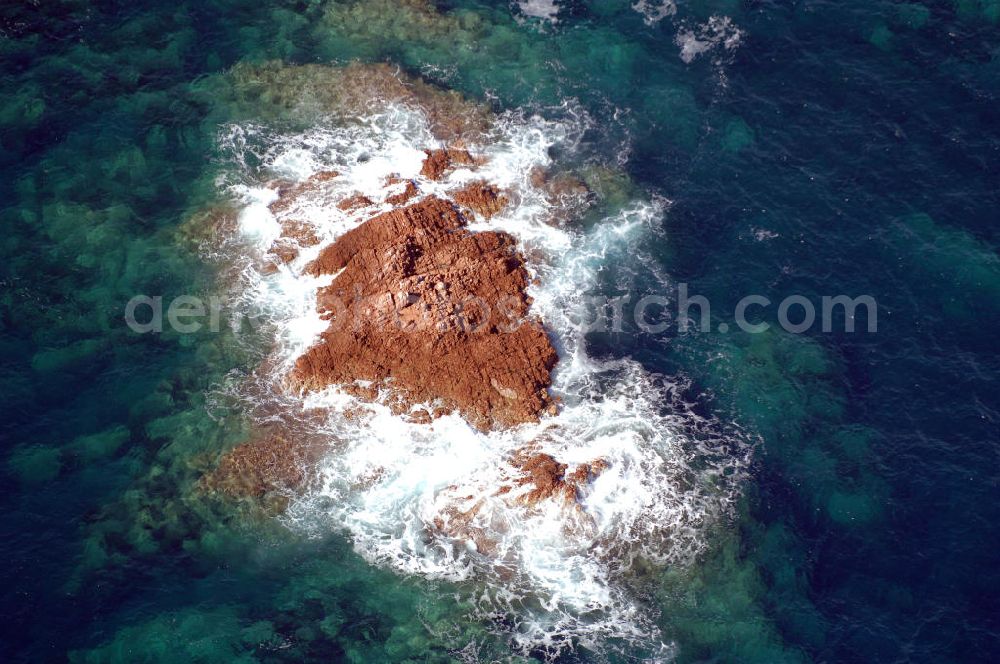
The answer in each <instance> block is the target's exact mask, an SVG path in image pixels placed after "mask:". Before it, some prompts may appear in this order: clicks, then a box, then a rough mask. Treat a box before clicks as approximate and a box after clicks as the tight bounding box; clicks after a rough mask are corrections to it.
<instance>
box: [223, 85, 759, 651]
mask: <svg viewBox="0 0 1000 664" xmlns="http://www.w3.org/2000/svg"><path fill="white" fill-rule="evenodd" d="M588 124H589V118H587V117H586V116H584V115H577V116H576V117H575V118H573V119H570V120H563V121H549V120H544V119H542V118H540V117H538V116H525V115H523V114H521V113H517V112H509V113H506V114H504V115H502V116H500V117H499V118H498V119H497V121H496V122H495V124H494V128H493V130H492V132H491V133H490V134H489V136H488V138H487V139H486V140H485V141H484V142H483V143H481V144H477V145H470V146H469V148H470V150H471V151H472V152H473V153H474V154H477V155H481V156H483V157H484V158H485V163H484V164H483V165H482V166H481V167H480V168H479V169H478V170H477V171H476V172H472V171H471V170H469V169H468V168H462V167H459V168H457V169H456V170H454V171H452V172H451V173H449V174H448V175H447V176H446V177H444V178H443V179H441V180H440V181H432V180H428V179H426V178H421V176H420V174H419V173H420V166H421V162H422V159H423V156H424V153H423V152H422V150H424V149H429V148H436V147H443V144H442V143H441V142H440V141H438V140H436V139H435V138H434V136H433V134H432V132H431V131H430V128H429V125H428V123H427V120H426V118H425V117H424V115H423V113H422V111H421V110H420V109H416V108H413V107H408V106H401V105H394V104H388V105H387V106H386V107H385V108H384V110H382V111H381V112H379V113H376V114H372V115H367V116H364V117H360V118H357V119H355V120H353V121H351V122H349V123H341V122H333V121H330V122H327V123H325V124H321V125H320V126H318V127H316V128H313V129H310V130H307V131H305V132H298V133H287V132H282V131H280V130H276V129H272V128H269V127H266V126H263V125H252V124H247V125H232V126H228V127H226V128H224V130H223V131H222V133H221V135H220V142H221V144H222V146H223V149H224V151H225V153H226V154H227V155H228V163H229V165H230V169H231V170H230V172H227V173H226V177H224V178H223V179H221V180H220V186H222V187H223V188H224V189H225V191H227V192H228V194H229V195H230V196H232V197H234V198H236V199H238V200H240V201H242V204H243V206H244V208H243V211H242V212H241V213H240V217H239V225H238V228H239V234H238V236H236V237H234V238H232V240H231V243H230V246H229V250H230V251H231V252H243V260H244V262H245V265H244V268H243V269H242V270H240V271H239V274H240V278H239V279H238V280H237V281H236V283H234V284H232V286H233V292H234V294H235V297H236V298H237V299H238V300H240V301H241V302H242V305H243V306H245V307H253V308H254V309H255V310H257V311H261V312H264V314H265V317H266V318H267V319H268V322H269V325H270V326H272V327H273V330H274V340H275V347H274V352H273V357H272V358H271V359H270V360H269V361H268V362H267V363H266V365H265V369H266V370H264V371H262V372H261V373H260V374H259V375H258V376H256V377H255V378H254V379H253V380H251V381H248V384H247V385H245V386H244V387H243V388H242V389H243V390H245V391H248V392H252V393H254V394H255V395H256V396H255V398H256V399H258V400H261V399H263V400H271V401H273V403H272V404H270V405H261V404H257V412H259V413H274V412H275V404H278V403H280V407H281V408H283V409H286V411H290V412H286V413H285V414H284V416H283V417H282V419H286V420H287V419H289V418H294V417H295V412H300V413H317V412H319V413H323V415H322V416H321V417H318V418H317V417H312V418H311V419H310V421H311V422H315V424H312V425H310V426H312V427H313V431H312V432H311V433H312V434H320V435H323V436H325V437H326V438H327V439H328V441H329V454H328V455H327V457H326V459H325V461H324V462H323V463H322V465H321V468H320V471H319V475H320V481H319V482H318V483H317V484H316V485H315V487H313V488H310V489H309V490H308V491H306V493H305V494H304V495H301V496H298V497H297V498H296V499H295V500H293V501H292V503H291V505H290V506H289V508H288V510H287V512H286V513H285V516H284V519H285V521H286V522H287V523H288V525H289V526H290V527H291V528H293V529H297V530H300V531H302V532H306V533H308V532H316V533H319V532H323V531H326V530H329V529H343V530H346V531H347V532H348V533H349V535H350V537H351V539H352V541H353V542H354V546H355V549H356V550H357V551H358V552H359V553H361V555H363V556H364V557H365V558H366V559H368V560H369V561H371V562H373V563H376V564H379V565H384V566H388V567H390V568H392V569H394V570H397V571H398V572H402V573H407V574H418V575H422V576H424V577H427V578H432V579H433V578H440V579H446V580H449V581H451V582H455V583H459V584H461V587H463V588H465V591H464V592H465V593H467V594H468V595H469V597H471V598H474V600H475V601H474V606H475V607H476V608H475V610H474V611H473V613H474V614H475V615H476V616H477V617H478V618H480V619H482V620H483V621H485V622H487V623H491V624H496V625H497V629H499V630H501V631H507V632H509V633H510V635H511V638H512V640H513V642H514V643H516V644H517V646H518V647H519V648H520V649H522V650H523V651H524V652H529V651H532V650H537V649H542V650H544V651H546V652H549V653H552V654H555V653H558V652H560V651H561V650H563V649H565V648H567V647H571V646H574V645H585V646H589V647H593V648H598V647H600V646H599V644H600V643H602V642H605V641H606V640H607V639H611V640H615V639H624V640H626V641H629V642H637V643H641V644H643V647H644V648H646V649H647V650H648V649H650V648H653V649H655V646H656V644H657V643H659V637H658V636H657V633H656V629H655V627H654V622H653V619H654V618H655V610H654V609H653V608H652V607H650V606H648V605H645V604H644V603H643V601H642V598H641V597H637V596H635V594H634V593H632V592H631V591H630V590H629V586H628V577H629V576H630V574H631V573H632V568H633V566H634V565H635V564H636V563H637V561H644V562H643V564H649V563H652V564H656V565H687V564H690V563H691V562H692V561H693V560H694V559H695V557H696V556H697V555H698V554H699V553H700V552H701V551H703V550H704V548H705V546H706V545H707V541H706V533H707V531H708V529H709V528H710V527H711V526H712V524H714V523H716V522H717V521H718V519H719V518H720V517H721V516H723V515H724V514H725V513H726V512H727V510H728V509H729V507H730V505H731V502H732V500H733V499H734V497H735V496H736V495H737V493H738V491H739V486H740V483H741V480H742V472H741V471H742V469H743V468H744V466H745V464H746V461H747V457H748V454H749V446H748V445H747V444H746V441H745V439H744V438H743V437H742V435H741V434H739V432H737V431H735V430H733V429H727V428H726V427H724V426H723V425H721V424H720V423H718V422H715V421H713V420H711V419H706V418H703V417H701V416H699V415H696V414H695V412H694V411H693V409H692V407H691V406H690V404H688V403H686V401H685V399H684V397H683V395H684V392H685V387H686V385H685V384H684V381H683V380H680V379H668V378H666V377H664V376H660V375H655V374H651V373H649V372H648V371H646V370H645V369H644V368H643V367H642V366H641V365H640V364H639V363H637V362H635V361H632V360H629V359H617V360H607V359H596V358H593V357H590V356H589V355H588V354H587V350H586V339H585V328H584V327H583V326H581V325H580V314H581V311H582V305H583V300H582V298H583V296H584V293H585V292H586V291H587V290H588V289H592V288H594V287H596V286H597V283H596V280H597V276H598V273H599V271H600V269H601V265H602V263H603V261H605V260H607V257H608V256H609V255H610V254H617V253H619V252H621V251H623V250H626V252H627V249H628V248H629V247H632V246H633V245H634V244H635V243H636V242H639V243H641V239H642V237H643V236H644V234H646V233H650V232H652V229H654V228H655V226H656V225H657V223H658V222H659V221H660V220H661V219H662V217H663V215H664V214H665V211H666V208H667V203H666V201H663V200H661V199H653V200H644V199H642V198H641V197H640V198H636V199H635V200H633V201H632V202H630V203H628V204H626V205H625V206H623V207H622V208H621V209H619V210H617V211H613V212H611V213H610V214H607V215H606V216H605V217H603V218H602V219H600V220H599V221H597V222H596V223H593V224H590V225H589V226H586V227H585V226H581V225H579V224H572V223H570V224H565V223H563V224H557V223H554V220H555V219H557V218H558V217H559V212H560V207H561V206H566V205H573V204H575V203H578V202H579V201H571V200H566V199H560V198H556V197H553V196H551V195H550V194H548V193H547V192H546V191H545V189H544V187H542V186H540V184H539V181H538V180H539V178H538V176H537V173H540V172H549V171H556V170H560V169H565V168H566V167H567V166H572V160H573V159H574V158H577V157H578V151H577V146H578V143H579V140H580V137H581V136H582V135H583V133H584V132H585V131H586V129H587V127H588ZM553 148H558V151H559V154H560V162H559V163H558V164H557V163H555V162H554V160H553V157H552V154H553V152H554V150H553ZM563 162H566V163H563ZM320 171H336V172H337V173H338V177H336V178H334V179H333V180H331V181H330V183H329V186H328V187H325V188H323V189H322V190H317V191H315V192H307V193H305V194H303V195H300V196H297V197H296V199H295V201H294V203H293V204H292V207H291V208H290V209H289V210H283V211H281V212H280V213H279V215H278V216H276V215H275V214H274V213H273V212H272V211H271V210H270V209H269V207H268V204H269V203H271V202H273V201H274V200H275V198H276V197H277V193H276V187H278V186H281V185H280V183H281V182H286V183H287V182H293V183H294V182H303V181H305V180H306V179H307V178H309V177H310V176H311V175H313V174H314V173H317V172H320ZM390 177H398V178H404V179H413V180H415V181H417V182H418V183H419V187H420V193H421V195H430V194H433V195H438V196H442V197H445V196H447V195H448V192H449V191H450V190H453V189H455V188H456V187H457V186H460V185H462V184H465V183H467V182H470V181H472V180H473V179H479V178H484V177H485V178H486V179H487V180H488V181H490V182H492V183H495V184H496V185H497V186H499V187H500V188H502V189H503V190H504V191H505V192H507V193H508V194H509V195H510V196H511V198H512V199H513V200H514V201H515V204H514V205H511V206H508V208H506V209H505V210H503V211H502V212H500V213H499V214H498V215H496V216H495V217H493V218H491V219H490V220H488V221H486V220H483V219H477V220H476V221H475V222H474V223H472V224H471V225H470V228H471V230H486V229H496V230H503V231H506V232H509V233H511V234H512V235H514V236H515V237H516V238H518V240H519V242H520V243H521V245H522V248H523V249H524V250H525V251H526V252H527V253H528V254H529V255H531V256H534V258H533V259H531V260H529V262H528V267H529V269H530V270H531V271H532V273H533V274H534V275H535V276H536V277H537V280H536V281H535V283H534V285H533V286H532V287H531V289H530V294H531V296H532V297H533V298H534V304H533V307H532V313H533V314H534V315H537V316H539V317H540V318H541V319H542V320H543V322H544V323H545V324H546V325H547V327H548V329H549V331H550V334H551V336H552V338H553V343H554V345H555V346H556V348H557V349H558V351H559V354H560V362H559V364H558V365H557V369H556V372H555V375H554V382H553V385H552V390H551V391H552V393H553V394H554V395H555V396H557V397H559V398H560V399H561V400H562V408H561V410H560V411H559V412H558V414H555V415H551V416H546V417H544V418H543V419H542V421H541V422H539V423H537V424H526V425H522V426H519V427H516V428H513V429H509V430H504V431H492V432H483V431H480V430H477V429H475V428H474V427H472V426H470V425H469V424H468V423H466V422H465V421H464V420H463V419H462V418H461V417H459V416H458V415H457V414H447V415H444V416H443V417H439V418H438V419H436V420H434V421H433V422H432V423H429V424H428V423H420V422H416V421H413V419H412V418H407V417H406V416H405V414H398V413H394V411H393V410H392V409H391V408H389V407H388V405H385V404H383V403H381V402H380V401H378V400H376V402H374V403H370V402H363V401H360V400H359V399H357V398H356V397H354V396H351V395H349V394H347V393H345V392H344V391H343V390H340V389H338V388H336V387H332V388H327V389H325V390H322V391H319V392H312V393H307V394H306V395H303V396H301V397H299V396H296V395H295V394H294V393H289V392H288V391H287V389H286V388H285V377H286V376H287V374H288V371H289V370H290V369H291V367H292V365H293V364H294V361H295V359H296V358H297V357H299V356H300V355H301V354H302V353H303V352H304V351H305V350H306V349H307V348H308V347H309V346H310V345H312V344H313V343H314V342H315V341H316V339H317V335H318V334H319V332H321V331H322V330H323V329H324V327H325V324H326V323H325V322H324V321H323V320H321V319H320V317H319V314H318V313H317V312H316V310H315V302H316V294H317V290H318V289H319V288H320V287H321V286H323V285H325V284H326V283H328V282H329V277H327V278H325V279H320V278H314V277H309V276H306V275H304V274H303V269H302V268H303V267H304V266H305V265H306V264H308V263H309V262H310V261H311V260H313V259H314V258H315V257H316V256H317V254H318V252H319V246H314V247H302V250H301V252H300V253H299V254H298V256H297V257H295V258H294V259H292V260H291V261H290V262H289V264H287V265H283V266H279V267H278V269H277V270H275V271H268V270H261V269H260V267H259V266H260V263H261V260H262V258H263V256H264V255H265V254H266V252H267V249H268V247H269V246H270V245H271V243H272V242H273V241H274V239H275V238H277V237H278V235H279V234H280V219H279V218H278V217H279V216H281V217H282V218H285V217H287V216H294V218H295V219H296V220H301V221H303V222H305V223H308V224H310V225H311V226H312V227H314V228H315V229H316V231H317V234H318V235H319V236H320V237H321V239H322V240H323V241H324V242H329V241H333V240H335V239H336V238H337V237H339V236H340V235H342V234H343V233H344V232H346V231H347V230H350V229H351V228H354V227H356V226H357V225H358V224H360V223H361V222H362V221H364V219H365V218H367V217H368V216H370V215H371V214H372V213H373V210H372V209H368V210H366V211H364V212H358V211H353V210H341V209H339V208H338V207H336V206H335V205H333V204H332V201H333V200H335V199H336V198H338V197H339V198H344V197H347V196H349V195H352V194H361V195H364V196H368V197H370V198H371V199H372V200H381V198H382V196H383V191H384V188H385V185H386V181H387V179H388V178H390ZM391 207H392V206H391V205H388V204H386V203H382V204H381V206H379V204H375V208H374V212H378V211H385V210H388V209H391ZM640 257H641V255H640ZM237 259H239V257H237ZM664 278H666V277H665V276H664ZM262 385H263V386H265V387H262ZM268 386H269V387H268ZM262 423H263V422H262ZM525 449H530V450H532V452H537V453H541V454H548V455H551V456H552V457H554V458H556V459H559V460H560V461H561V462H563V463H566V464H570V465H571V466H574V467H579V466H581V465H582V464H587V463H589V462H592V461H594V460H600V461H601V463H602V464H603V465H606V470H605V471H604V472H602V473H600V474H599V475H597V476H596V477H595V478H594V479H593V480H592V481H591V482H589V483H587V484H585V485H583V486H582V487H581V488H580V495H579V500H578V503H577V504H576V505H574V506H563V505H560V504H557V503H555V502H554V501H542V503H540V504H539V506H538V507H537V508H532V509H527V508H526V507H525V506H524V505H523V504H518V503H517V502H516V501H511V500H510V499H509V497H508V496H506V495H505V494H506V493H507V492H509V491H510V490H511V487H516V485H517V477H518V475H519V469H518V468H517V467H516V465H515V464H514V463H513V461H512V459H513V458H514V456H515V455H516V454H517V453H518V452H519V451H521V450H525ZM449 515H462V517H461V519H460V523H459V524H458V526H456V525H455V522H454V520H453V519H451V520H450V519H449ZM498 616H506V618H505V619H504V620H502V621H500V622H499V623H497V622H496V620H497V617H498Z"/></svg>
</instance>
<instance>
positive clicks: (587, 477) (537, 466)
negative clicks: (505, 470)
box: [513, 451, 607, 506]
mask: <svg viewBox="0 0 1000 664" xmlns="http://www.w3.org/2000/svg"><path fill="white" fill-rule="evenodd" d="M513 463H514V466H515V467H516V468H518V469H519V470H521V471H523V473H524V474H523V475H522V476H521V477H520V478H518V479H517V481H516V484H517V485H518V486H521V487H528V491H527V492H526V493H521V494H519V495H518V496H517V502H518V503H520V504H522V505H527V506H533V505H537V504H538V503H539V502H540V501H543V500H556V501H559V502H561V503H563V504H564V505H567V506H570V505H575V504H576V503H577V500H578V498H579V490H580V489H581V488H582V487H583V486H584V485H586V484H587V483H589V482H591V481H592V480H593V479H594V478H596V477H597V476H598V475H600V474H601V473H602V472H603V471H604V470H605V469H606V468H607V462H605V461H604V460H603V459H597V460H596V461H592V462H590V463H583V464H580V465H578V466H576V468H574V469H573V471H572V472H570V473H568V474H567V473H566V470H567V468H568V466H567V465H566V464H564V463H559V462H558V461H556V459H555V457H553V456H551V455H549V454H543V453H537V452H529V451H522V452H520V453H518V454H517V455H516V456H515V457H514V460H513Z"/></svg>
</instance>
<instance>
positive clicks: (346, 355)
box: [292, 196, 556, 429]
mask: <svg viewBox="0 0 1000 664" xmlns="http://www.w3.org/2000/svg"><path fill="white" fill-rule="evenodd" d="M306 271H307V272H308V273H310V274H313V275H317V276H318V275H324V274H336V275H337V276H336V278H335V279H334V280H333V282H332V283H331V284H330V286H328V287H326V288H323V289H321V291H320V294H319V302H318V307H319V310H320V313H321V315H322V316H323V317H324V318H326V319H327V320H329V321H330V327H329V328H328V329H327V330H326V332H324V333H323V334H322V335H321V339H320V341H319V343H317V344H316V345H315V346H313V347H312V348H310V349H309V350H308V351H307V352H306V353H305V355H303V356H302V357H301V358H299V359H298V361H297V362H296V365H295V369H294V372H293V376H292V379H293V381H294V382H295V383H296V384H298V385H300V386H302V387H304V388H307V389H316V388H321V387H324V386H326V385H331V384H337V385H342V386H344V387H345V388H346V389H348V390H353V391H355V392H356V393H359V394H361V395H362V396H365V397H373V396H374V395H375V394H376V393H380V392H386V393H388V394H389V401H390V403H391V404H392V405H393V406H394V407H395V408H396V409H398V410H399V411H400V412H403V411H407V410H409V409H410V407H411V406H413V405H415V404H419V403H427V402H429V403H435V404H437V405H438V408H437V409H436V414H440V412H442V411H449V410H453V409H454V410H458V411H459V412H461V413H462V415H463V416H465V417H466V419H467V420H468V421H469V422H471V423H473V424H474V425H475V426H477V427H479V428H482V429H490V428H494V427H506V426H512V425H516V424H520V423H523V422H531V421H536V420H537V419H538V417H539V416H540V415H541V414H542V413H543V412H544V411H546V410H547V409H551V408H554V404H553V402H552V400H551V398H550V397H549V395H548V392H547V388H548V386H549V383H550V380H551V377H550V373H551V371H552V368H553V367H554V366H555V363H556V353H555V350H554V349H553V347H552V344H551V343H550V342H549V339H548V337H547V335H546V333H545V330H544V329H543V328H542V326H541V324H540V323H539V322H538V321H535V320H531V319H527V318H526V316H527V314H528V307H529V305H530V301H529V298H528V297H527V295H526V293H525V290H526V288H527V286H528V282H529V278H528V273H527V271H526V270H525V268H524V263H523V258H522V257H521V255H520V253H519V252H518V250H517V246H516V243H515V241H514V238H513V237H511V236H510V235H508V234H506V233H499V232H481V233H472V232H469V231H468V230H466V229H465V218H464V217H463V216H462V214H461V212H460V211H459V209H458V208H457V207H456V206H455V205H454V204H453V203H451V202H449V201H446V200H443V199H440V198H437V197H434V196H431V197H427V198H425V199H423V200H421V201H419V202H417V203H414V204H411V205H409V206H407V207H402V208H398V209H395V210H392V211H390V212H386V213H383V214H380V215H378V216H376V217H374V218H372V219H369V220H368V221H366V222H364V223H363V224H361V225H360V226H358V227H357V228H355V229H354V230H351V231H349V232H348V233H345V234H344V235H343V236H341V237H340V238H339V239H338V240H337V241H336V242H334V243H333V244H331V245H329V246H327V247H325V248H324V249H323V250H322V252H321V253H320V255H319V257H318V258H317V259H316V260H315V261H313V262H312V263H310V264H309V265H308V266H307V267H306ZM359 381H360V382H362V383H363V386H359V385H358V383H359Z"/></svg>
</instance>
